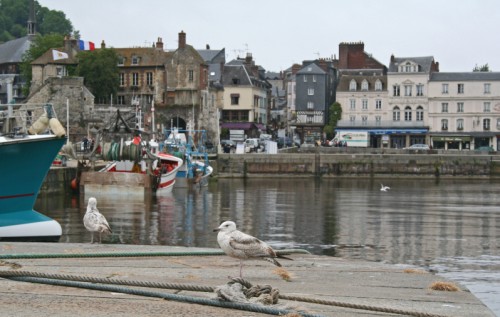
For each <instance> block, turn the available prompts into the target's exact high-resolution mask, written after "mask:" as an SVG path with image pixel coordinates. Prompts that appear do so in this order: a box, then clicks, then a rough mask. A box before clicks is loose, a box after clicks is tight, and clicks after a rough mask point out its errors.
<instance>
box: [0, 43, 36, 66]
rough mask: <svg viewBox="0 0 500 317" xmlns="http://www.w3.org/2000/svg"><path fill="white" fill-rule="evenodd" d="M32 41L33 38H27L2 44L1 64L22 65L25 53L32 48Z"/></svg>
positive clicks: (0, 50) (0, 49) (0, 51)
mask: <svg viewBox="0 0 500 317" xmlns="http://www.w3.org/2000/svg"><path fill="white" fill-rule="evenodd" d="M32 39H33V37H32V36H25V37H21V38H18V39H15V40H12V41H8V42H5V43H3V44H0V64H8V63H21V61H22V59H23V54H24V52H26V51H27V50H28V49H29V48H30V46H31V43H32Z"/></svg>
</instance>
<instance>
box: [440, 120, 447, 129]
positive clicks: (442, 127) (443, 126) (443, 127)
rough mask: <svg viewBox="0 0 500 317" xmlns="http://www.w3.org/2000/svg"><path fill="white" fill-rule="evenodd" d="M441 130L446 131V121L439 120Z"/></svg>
mask: <svg viewBox="0 0 500 317" xmlns="http://www.w3.org/2000/svg"><path fill="white" fill-rule="evenodd" d="M441 130H448V119H442V120H441Z"/></svg>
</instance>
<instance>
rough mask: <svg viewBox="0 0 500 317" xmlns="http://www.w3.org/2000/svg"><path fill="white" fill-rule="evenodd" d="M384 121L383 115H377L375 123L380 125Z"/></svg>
mask: <svg viewBox="0 0 500 317" xmlns="http://www.w3.org/2000/svg"><path fill="white" fill-rule="evenodd" d="M381 123H382V117H381V116H375V125H377V126H380V125H381Z"/></svg>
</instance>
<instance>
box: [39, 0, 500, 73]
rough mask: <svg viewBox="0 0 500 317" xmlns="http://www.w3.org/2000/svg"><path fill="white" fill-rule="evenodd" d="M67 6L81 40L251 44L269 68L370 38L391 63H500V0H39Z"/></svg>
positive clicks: (238, 48)
mask: <svg viewBox="0 0 500 317" xmlns="http://www.w3.org/2000/svg"><path fill="white" fill-rule="evenodd" d="M38 2H39V3H40V4H41V5H42V6H45V7H48V8H49V9H51V10H58V11H63V12H64V13H65V14H66V17H67V18H68V19H69V20H71V22H72V23H73V27H74V29H75V30H79V31H80V35H81V38H82V39H83V40H87V41H91V42H94V43H95V44H96V46H99V45H100V43H101V41H102V40H104V41H105V42H106V45H107V47H116V48H120V47H132V46H151V45H152V43H153V42H155V41H156V39H157V38H158V37H161V38H163V42H164V43H165V44H164V45H165V48H166V49H175V48H177V38H178V33H179V32H180V31H184V32H185V33H186V41H187V44H189V45H192V46H193V47H194V48H196V49H203V48H205V46H206V45H207V44H209V45H210V48H211V49H222V48H225V49H226V61H230V60H232V59H234V58H236V56H238V55H239V56H240V57H244V56H245V55H246V52H249V53H252V56H253V58H254V60H255V62H256V64H258V65H260V66H262V67H264V68H265V69H266V70H268V71H280V70H284V69H287V68H288V67H290V66H291V65H292V64H293V63H302V61H303V60H311V59H316V58H318V57H322V58H323V57H333V56H336V57H337V58H338V46H339V43H341V42H359V41H361V42H364V44H365V51H366V52H367V53H369V54H372V56H373V57H374V58H376V59H377V60H378V61H379V62H381V63H383V64H384V65H386V66H389V61H390V57H391V54H394V56H396V57H416V56H433V57H434V59H435V60H436V61H437V62H439V64H440V71H441V72H460V71H464V72H468V71H472V69H473V68H474V66H475V65H479V66H481V65H484V64H488V65H489V67H490V70H492V71H500V36H499V35H498V33H499V32H500V1H498V0H463V1H457V0H419V1H404V0H403V1H401V0H397V1H396V0H380V1H376V0H353V1H347V0H323V1H319V0H316V1H314V0H309V1H303V0H300V1H299V0H251V1H241V0H212V1H205V0H198V1H195V0H176V1H170V0H140V1H138V0H38Z"/></svg>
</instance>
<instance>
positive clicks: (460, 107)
mask: <svg viewBox="0 0 500 317" xmlns="http://www.w3.org/2000/svg"><path fill="white" fill-rule="evenodd" d="M457 112H459V113H461V112H464V103H463V102H457Z"/></svg>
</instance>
